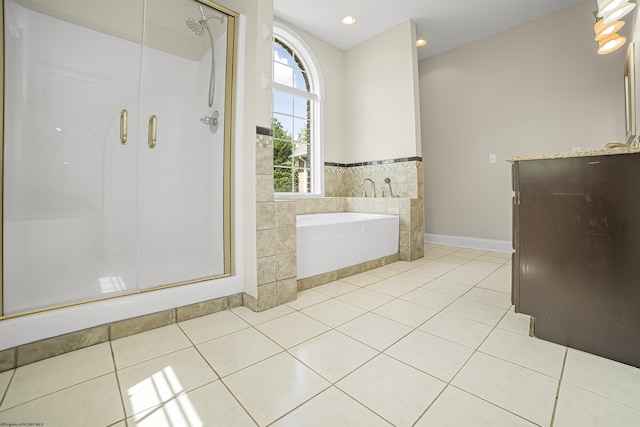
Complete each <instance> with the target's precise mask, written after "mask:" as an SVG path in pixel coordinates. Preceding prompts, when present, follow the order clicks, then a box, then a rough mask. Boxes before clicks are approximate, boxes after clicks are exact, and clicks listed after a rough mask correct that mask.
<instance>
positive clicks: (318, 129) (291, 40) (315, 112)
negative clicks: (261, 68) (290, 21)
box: [271, 22, 324, 198]
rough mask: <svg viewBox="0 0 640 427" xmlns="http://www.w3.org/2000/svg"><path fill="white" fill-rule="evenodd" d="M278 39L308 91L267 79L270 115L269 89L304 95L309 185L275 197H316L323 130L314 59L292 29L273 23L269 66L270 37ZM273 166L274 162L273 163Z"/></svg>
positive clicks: (320, 87)
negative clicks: (297, 63)
mask: <svg viewBox="0 0 640 427" xmlns="http://www.w3.org/2000/svg"><path fill="white" fill-rule="evenodd" d="M275 38H277V39H279V40H280V41H282V42H283V43H284V44H286V45H287V46H288V47H289V48H290V49H292V50H293V52H294V53H295V54H296V55H297V56H298V58H299V59H300V60H301V61H302V63H303V65H304V68H305V70H304V71H305V72H306V73H307V77H308V81H309V92H307V91H303V90H301V89H298V88H294V87H291V86H287V85H284V84H281V83H277V82H275V81H273V79H272V82H271V98H272V102H271V117H273V114H274V111H273V92H274V91H278V92H282V93H286V94H289V95H293V96H296V97H300V98H305V99H308V100H309V101H310V115H309V119H310V135H309V136H310V138H309V139H310V146H311V147H310V149H311V162H310V175H311V188H310V190H309V192H308V193H300V192H275V191H274V194H275V195H276V196H277V197H281V198H282V197H318V196H323V195H324V148H323V147H324V141H323V138H322V134H323V132H322V129H323V122H322V119H323V96H322V95H323V86H324V85H323V80H322V74H321V72H320V67H319V65H318V61H317V60H316V58H315V55H313V52H312V51H311V49H310V48H309V46H308V45H307V44H306V43H305V42H304V41H303V40H302V38H301V37H300V36H299V35H297V34H296V33H295V32H294V31H293V30H291V29H290V28H288V27H287V26H286V25H284V24H282V23H280V22H274V23H273V37H272V44H271V67H272V69H273V62H274V60H273V43H274V42H275V41H274V40H273V39H275ZM274 166H275V165H274Z"/></svg>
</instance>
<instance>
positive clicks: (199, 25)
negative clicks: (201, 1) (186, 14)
mask: <svg viewBox="0 0 640 427" xmlns="http://www.w3.org/2000/svg"><path fill="white" fill-rule="evenodd" d="M198 8H199V9H200V16H202V19H200V20H196V19H194V18H187V20H186V23H187V27H189V29H190V30H191V32H192V33H193V34H195V35H197V36H199V35H201V34H202V33H204V30H208V29H209V28H208V27H207V22H208V21H209V20H210V19H212V18H214V17H213V16H210V17H208V18H207V15H205V13H204V9H203V8H202V6H201V5H198ZM224 18H225V15H224V14H222V13H221V14H220V23H221V24H223V23H224Z"/></svg>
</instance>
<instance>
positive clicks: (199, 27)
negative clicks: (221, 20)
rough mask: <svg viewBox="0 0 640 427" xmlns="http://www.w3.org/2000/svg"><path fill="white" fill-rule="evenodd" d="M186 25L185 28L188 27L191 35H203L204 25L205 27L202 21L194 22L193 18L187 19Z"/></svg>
mask: <svg viewBox="0 0 640 427" xmlns="http://www.w3.org/2000/svg"><path fill="white" fill-rule="evenodd" d="M186 23H187V27H189V29H190V30H191V32H192V33H193V34H195V35H197V36H199V35H201V34H202V33H204V25H206V24H205V23H204V21H196V20H195V19H193V18H187V21H186Z"/></svg>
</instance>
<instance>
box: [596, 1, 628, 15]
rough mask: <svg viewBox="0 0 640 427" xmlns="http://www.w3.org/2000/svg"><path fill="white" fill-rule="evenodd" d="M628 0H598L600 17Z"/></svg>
mask: <svg viewBox="0 0 640 427" xmlns="http://www.w3.org/2000/svg"><path fill="white" fill-rule="evenodd" d="M627 1H628V0H598V17H599V18H602V17H603V16H605V15H609V14H610V13H611V12H613V10H614V9H617V8H618V7H620V5H622V4H624V3H627Z"/></svg>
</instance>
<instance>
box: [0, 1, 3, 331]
mask: <svg viewBox="0 0 640 427" xmlns="http://www.w3.org/2000/svg"><path fill="white" fill-rule="evenodd" d="M0 50H1V52H0V53H1V55H0V78H1V79H2V82H1V83H0V138H2V146H0V319H2V318H3V317H4V298H3V296H4V286H3V283H4V281H3V278H4V251H3V249H4V0H3V1H2V7H0Z"/></svg>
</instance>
